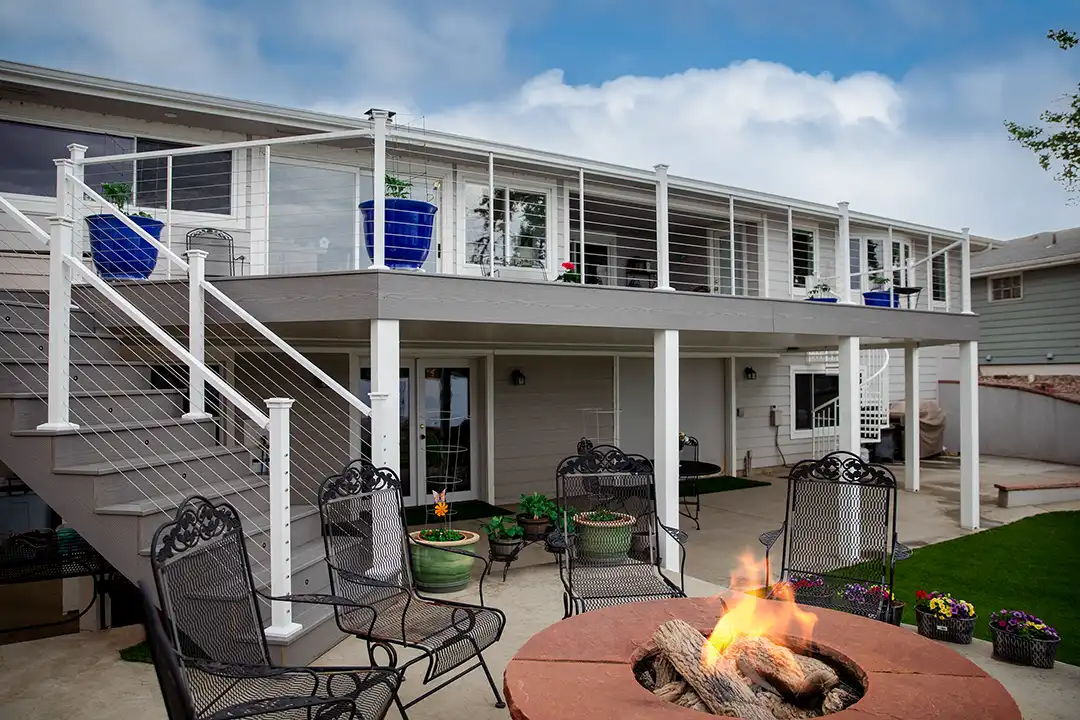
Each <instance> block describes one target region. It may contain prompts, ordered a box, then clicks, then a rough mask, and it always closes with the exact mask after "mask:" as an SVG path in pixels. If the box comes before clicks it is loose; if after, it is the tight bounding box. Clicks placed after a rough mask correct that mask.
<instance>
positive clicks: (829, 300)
mask: <svg viewBox="0 0 1080 720" xmlns="http://www.w3.org/2000/svg"><path fill="white" fill-rule="evenodd" d="M806 299H807V300H809V301H810V302H827V303H834V302H836V301H837V300H839V299H840V298H834V297H812V298H806Z"/></svg>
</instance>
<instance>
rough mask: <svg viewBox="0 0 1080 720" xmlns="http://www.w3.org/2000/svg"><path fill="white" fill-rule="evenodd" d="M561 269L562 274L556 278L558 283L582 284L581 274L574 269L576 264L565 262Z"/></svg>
mask: <svg viewBox="0 0 1080 720" xmlns="http://www.w3.org/2000/svg"><path fill="white" fill-rule="evenodd" d="M560 267H562V272H561V273H559V277H557V278H555V281H556V282H565V283H580V282H581V273H579V272H578V271H577V270H575V269H574V263H572V262H564V263H563V264H562V265H561V266H560Z"/></svg>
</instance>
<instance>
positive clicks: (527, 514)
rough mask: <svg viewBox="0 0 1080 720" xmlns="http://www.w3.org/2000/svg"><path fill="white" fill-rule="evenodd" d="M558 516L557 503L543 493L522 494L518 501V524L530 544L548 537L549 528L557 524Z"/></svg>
mask: <svg viewBox="0 0 1080 720" xmlns="http://www.w3.org/2000/svg"><path fill="white" fill-rule="evenodd" d="M556 514H557V513H556V507H555V503H554V502H552V501H551V498H549V497H548V496H547V495H544V494H543V493H538V492H534V493H533V494H532V495H525V494H522V496H521V500H519V501H518V516H517V523H518V525H520V526H521V529H522V530H523V531H524V537H525V539H526V540H528V541H529V542H533V541H536V540H542V539H543V538H544V536H545V535H547V533H548V528H549V527H550V526H551V525H553V524H555V520H556Z"/></svg>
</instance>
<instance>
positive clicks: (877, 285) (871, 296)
mask: <svg viewBox="0 0 1080 720" xmlns="http://www.w3.org/2000/svg"><path fill="white" fill-rule="evenodd" d="M889 285H890V283H889V279H888V278H886V277H885V273H883V272H881V271H880V270H878V271H875V272H872V273H870V287H872V288H873V289H872V290H867V291H866V292H864V293H863V294H862V296H863V303H864V304H865V305H869V306H870V307H890V306H891V307H900V296H899V295H896V294H894V293H891V292H889Z"/></svg>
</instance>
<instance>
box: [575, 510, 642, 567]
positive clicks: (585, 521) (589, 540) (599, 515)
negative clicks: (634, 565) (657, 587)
mask: <svg viewBox="0 0 1080 720" xmlns="http://www.w3.org/2000/svg"><path fill="white" fill-rule="evenodd" d="M572 517H573V519H574V526H575V528H576V530H575V532H574V535H575V539H574V546H575V547H576V548H577V557H578V559H579V560H582V561H584V562H587V563H589V564H592V565H619V564H621V563H624V562H626V558H627V555H628V553H629V552H630V543H631V540H632V539H633V533H634V523H636V522H637V518H636V517H634V516H633V515H628V514H626V513H620V512H614V511H611V510H607V509H603V508H602V509H599V510H591V511H587V512H580V513H577V514H576V515H573V516H572Z"/></svg>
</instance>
